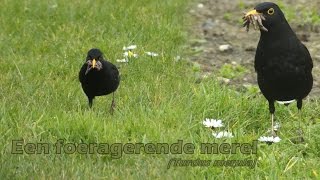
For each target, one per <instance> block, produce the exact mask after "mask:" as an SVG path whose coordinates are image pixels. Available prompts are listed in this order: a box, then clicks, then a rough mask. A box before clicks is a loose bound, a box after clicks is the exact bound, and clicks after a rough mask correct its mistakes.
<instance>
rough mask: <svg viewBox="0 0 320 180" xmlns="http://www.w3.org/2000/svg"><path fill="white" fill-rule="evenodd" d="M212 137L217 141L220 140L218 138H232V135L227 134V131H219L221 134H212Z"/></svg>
mask: <svg viewBox="0 0 320 180" xmlns="http://www.w3.org/2000/svg"><path fill="white" fill-rule="evenodd" d="M212 135H213V136H214V137H215V138H217V139H220V138H233V135H232V133H230V132H228V131H221V132H218V133H216V132H213V133H212Z"/></svg>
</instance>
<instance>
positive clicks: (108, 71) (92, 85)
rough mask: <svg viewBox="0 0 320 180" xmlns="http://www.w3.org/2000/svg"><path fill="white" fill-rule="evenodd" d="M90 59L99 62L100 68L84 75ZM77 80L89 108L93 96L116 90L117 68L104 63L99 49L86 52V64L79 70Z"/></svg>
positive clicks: (117, 83) (118, 79)
mask: <svg viewBox="0 0 320 180" xmlns="http://www.w3.org/2000/svg"><path fill="white" fill-rule="evenodd" d="M92 59H96V60H97V61H99V62H100V63H101V65H102V68H101V69H100V70H99V69H97V68H93V69H90V71H89V72H88V73H86V71H88V63H87V62H88V61H91V60H92ZM79 80H80V82H81V86H82V89H83V91H84V93H85V94H86V95H87V97H88V100H89V105H90V107H91V106H92V101H93V99H94V97H95V96H103V95H108V94H110V93H113V92H114V91H116V90H117V88H118V86H119V83H120V76H119V71H118V69H117V67H116V66H115V65H113V64H112V63H110V62H108V61H106V60H105V59H104V58H103V55H102V52H101V51H100V50H99V49H91V50H90V51H89V52H88V55H87V58H86V63H84V64H83V65H82V67H81V69H80V72H79Z"/></svg>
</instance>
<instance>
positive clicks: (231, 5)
mask: <svg viewBox="0 0 320 180" xmlns="http://www.w3.org/2000/svg"><path fill="white" fill-rule="evenodd" d="M256 4H258V1H250V0H246V1H240V0H203V1H199V2H198V3H196V4H194V6H193V7H192V8H191V9H190V15H191V16H192V17H193V18H194V21H193V23H192V25H191V27H190V29H191V31H192V32H191V33H192V34H193V35H194V36H193V37H192V38H190V42H191V47H190V48H191V52H192V53H191V57H190V60H191V62H193V63H196V64H199V65H200V67H201V72H202V75H208V74H212V73H213V74H214V75H215V76H221V73H220V72H221V68H222V67H223V66H225V65H226V64H229V66H228V67H237V66H241V67H244V68H245V71H244V73H242V74H241V75H240V76H234V77H232V78H226V77H223V76H221V77H218V78H219V79H220V80H221V81H222V82H223V83H226V84H228V85H231V86H235V87H236V89H246V87H248V86H257V81H256V73H255V71H254V66H253V62H254V55H255V50H256V46H257V43H258V41H259V37H260V32H259V31H258V30H256V31H255V30H253V28H252V27H251V28H250V31H249V32H246V30H245V28H242V26H241V24H240V22H242V19H241V18H242V16H243V14H242V13H243V12H244V11H247V10H250V9H252V8H253V7H254V6H255V5H256ZM283 4H284V6H287V5H288V6H290V7H292V8H296V9H299V7H304V8H308V7H310V8H311V7H312V8H314V7H316V8H317V9H320V2H315V1H313V0H298V1H294V2H293V1H289V0H284V1H283ZM297 16H299V13H297ZM299 18H300V17H297V19H299ZM289 24H290V25H291V27H292V29H293V30H294V31H295V32H296V34H297V35H298V37H299V39H300V40H302V42H303V43H304V44H305V45H306V46H307V48H308V49H309V51H310V54H311V56H312V59H313V63H314V68H313V76H314V86H313V89H312V91H311V93H310V97H311V98H314V97H319V95H320V76H319V75H320V33H319V31H320V27H319V25H313V24H311V23H309V24H308V23H305V22H303V23H302V21H301V22H299V20H295V21H294V22H292V21H289ZM221 45H230V46H231V48H230V46H229V48H228V47H227V49H226V50H225V51H222V50H221V49H219V47H220V46H221ZM231 69H232V68H231ZM235 69H236V68H235ZM203 77H205V76H203Z"/></svg>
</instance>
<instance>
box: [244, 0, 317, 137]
mask: <svg viewBox="0 0 320 180" xmlns="http://www.w3.org/2000/svg"><path fill="white" fill-rule="evenodd" d="M259 17H260V19H259ZM261 17H263V18H261ZM243 19H244V25H245V26H247V29H248V26H249V25H250V24H254V23H258V24H259V27H260V40H259V43H258V46H257V50H256V55H255V61H254V68H255V70H256V72H257V79H258V85H259V88H260V90H261V92H262V94H263V95H264V97H265V98H266V99H267V100H268V103H269V111H270V113H271V134H272V136H275V132H274V112H275V106H274V102H275V101H277V102H282V103H283V104H286V105H288V103H290V102H292V101H294V100H295V101H297V108H298V110H299V114H300V119H299V124H300V121H301V112H300V111H301V108H302V99H304V98H305V97H306V96H307V95H308V94H309V93H310V91H311V89H312V86H313V77H312V68H313V62H312V59H311V56H310V53H309V51H308V49H307V48H306V46H305V45H304V44H302V43H301V42H300V40H299V39H298V38H297V36H296V34H295V33H294V32H293V30H292V29H291V27H290V25H289V23H288V22H287V20H286V18H285V16H284V14H283V12H282V11H281V9H280V8H279V6H278V5H276V4H275V3H272V2H264V3H260V4H258V5H257V6H256V7H255V8H254V10H251V11H249V12H248V13H246V14H245V16H244V18H243ZM261 27H263V28H261ZM264 28H265V29H264ZM300 128H301V126H300Z"/></svg>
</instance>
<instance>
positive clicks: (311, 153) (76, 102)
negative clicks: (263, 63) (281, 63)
mask: <svg viewBox="0 0 320 180" xmlns="http://www.w3.org/2000/svg"><path fill="white" fill-rule="evenodd" d="M191 3H192V2H191V1H190V0H189V1H185V0H175V1H171V0H163V1H152V0H122V1H112V0H106V1H103V0H99V1H84V0H76V1H65V0H56V1H49V2H47V1H40V0H26V1H18V0H2V2H1V6H0V27H1V31H0V40H1V43H0V47H1V51H0V59H1V60H0V71H1V76H0V123H1V126H0V133H1V134H0V144H1V145H0V153H1V155H0V156H1V158H0V162H1V165H0V177H1V179H31V178H32V179H47V178H48V179H69V178H71V179H102V178H108V179H109V178H110V179H138V178H139V179H140V178H142V179H145V178H148V179H153V178H156V179H160V178H161V179H213V178H235V179H244V178H250V179H257V178H259V179H277V178H280V177H282V178H289V179H293V178H303V179H305V178H314V179H317V178H320V165H319V160H320V145H319V144H318V142H320V134H319V132H320V125H319V123H320V117H319V111H320V102H319V99H313V100H310V99H307V100H305V101H304V107H303V112H302V117H303V119H300V118H299V115H298V111H297V109H296V107H295V104H294V105H290V106H289V107H285V106H280V105H276V115H277V119H278V120H279V121H280V122H281V126H282V127H281V130H280V135H279V136H280V137H281V138H282V141H280V142H279V143H276V144H273V145H270V146H269V145H266V144H264V143H258V145H257V152H256V153H249V154H246V153H243V152H242V151H240V150H239V149H236V152H235V153H233V154H229V153H227V154H222V153H218V154H206V153H204V154H202V153H201V145H202V144H203V143H218V144H221V143H227V144H232V143H250V144H252V143H254V140H257V139H258V138H259V137H260V136H261V135H266V132H267V131H268V128H269V126H270V115H269V113H268V106H267V102H266V100H265V99H264V97H263V96H262V95H261V94H258V95H257V94H252V93H248V92H237V91H236V90H234V89H232V88H230V87H226V86H223V85H221V84H220V83H219V82H218V81H217V80H216V78H215V75H214V74H213V75H211V76H209V77H207V78H205V79H203V80H202V81H200V82H199V81H198V79H197V72H196V71H194V69H193V68H192V67H191V66H190V65H189V63H188V62H187V61H186V59H187V57H186V56H185V55H186V54H187V52H185V48H184V47H185V46H186V44H188V37H189V36H190V35H189V34H188V30H187V28H188V24H189V23H190V19H189V17H188V15H187V12H188V7H189V5H190V4H191ZM131 44H135V45H137V49H135V53H137V54H138V55H139V57H138V58H136V59H130V61H129V63H117V62H116V59H121V58H122V56H123V50H122V48H123V46H127V45H131ZM93 47H97V48H100V49H101V50H102V51H103V52H104V55H105V57H106V58H107V59H109V60H110V61H111V62H112V63H114V64H116V65H117V66H118V67H119V71H120V73H121V82H120V87H119V89H118V91H117V92H116V111H115V113H114V114H113V115H111V114H110V112H109V106H110V103H111V99H112V96H104V97H97V98H96V99H95V101H94V104H93V108H92V109H89V107H88V102H87V99H86V96H85V94H84V93H83V91H82V89H81V86H80V82H79V80H78V72H79V70H80V67H81V65H82V64H83V63H84V60H85V57H86V53H87V51H88V50H89V49H91V48H93ZM146 51H153V52H156V53H158V54H159V56H157V57H150V56H148V55H146V54H145V52H146ZM178 57H181V58H178ZM315 78H316V77H315ZM205 118H214V119H222V120H223V123H224V124H225V128H226V129H227V130H229V131H230V132H232V133H233V135H234V137H233V138H230V139H215V138H214V137H213V136H212V131H211V130H210V129H208V128H206V127H204V126H203V124H202V121H203V120H204V119H205ZM299 121H300V122H301V124H302V128H303V130H304V133H305V134H304V137H305V140H306V142H305V143H304V144H293V143H291V142H290V139H291V138H293V137H295V136H296V130H297V129H298V127H299ZM15 140H18V141H15ZM178 140H183V144H186V143H191V144H192V145H193V146H194V149H193V151H191V153H190V154H188V153H185V152H182V154H175V153H172V151H170V152H171V153H165V152H164V151H161V152H159V153H154V151H152V148H151V150H150V149H144V147H145V146H144V145H146V144H155V145H156V144H157V143H168V144H169V145H171V144H174V143H178ZM13 142H19V143H18V144H16V143H13ZM57 142H58V144H56V143H57ZM27 143H31V144H27ZM32 143H33V144H35V145H34V146H33V145H32ZM37 143H38V144H37ZM39 143H44V144H39ZM59 143H61V144H59ZM106 143H107V144H108V145H109V150H110V151H109V152H101V151H98V150H99V148H93V145H92V147H91V149H90V144H98V145H99V144H100V145H101V146H100V147H102V145H104V147H106ZM115 143H121V144H115ZM128 143H131V144H132V145H133V146H134V147H135V149H134V152H133V151H132V145H131V144H130V145H127V146H126V147H125V144H128ZM139 143H140V145H141V143H143V144H142V146H143V147H140V148H139V147H137V145H138V144H139ZM45 144H47V145H48V148H47V150H48V151H45V150H46V147H45ZM13 145H17V146H18V149H16V148H17V146H16V148H13ZM22 145H23V146H22ZM25 145H26V146H25ZM80 145H81V147H83V149H81V148H79V149H74V148H77V147H79V146H80ZM57 146H61V147H60V148H57ZM128 146H130V147H131V149H130V148H128ZM150 146H151V147H152V145H150ZM23 147H25V149H24V150H22V149H21V148H23ZM36 147H42V149H41V148H38V149H36V150H35V148H36ZM68 147H69V148H68ZM119 148H123V150H124V153H120V151H121V149H119ZM39 149H40V150H39ZM57 149H60V150H61V152H60V153H59V152H57ZM164 149H165V148H164ZM15 150H17V151H15ZM100 150H101V149H100ZM138 150H141V151H138ZM121 152H122V151H121ZM132 152H133V154H131V153H132ZM252 152H253V151H252ZM14 153H18V154H14ZM19 153H22V154H19ZM119 153H120V154H119ZM174 158H176V159H179V158H181V160H212V162H215V160H225V161H224V162H227V161H228V160H239V161H240V160H241V161H242V162H243V161H245V160H252V161H253V162H255V164H254V165H253V166H251V167H248V166H244V167H240V166H234V167H233V166H232V165H230V164H229V165H224V166H223V165H217V166H214V165H210V166H192V165H190V164H189V166H187V165H186V166H185V167H179V165H177V164H179V163H177V164H176V165H174V163H173V161H174ZM172 163H173V164H172ZM170 164H171V166H170V167H169V169H168V166H169V165H170ZM184 165H185V164H184Z"/></svg>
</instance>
